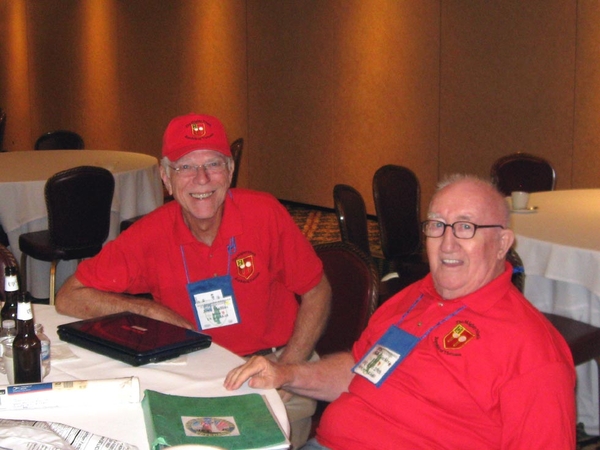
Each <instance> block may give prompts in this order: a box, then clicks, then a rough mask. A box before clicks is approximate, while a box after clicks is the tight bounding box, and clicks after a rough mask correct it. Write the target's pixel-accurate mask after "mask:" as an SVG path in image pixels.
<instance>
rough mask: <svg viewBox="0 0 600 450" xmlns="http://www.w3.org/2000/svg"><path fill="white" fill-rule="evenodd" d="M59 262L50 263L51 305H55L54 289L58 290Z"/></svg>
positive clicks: (49, 300)
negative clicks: (57, 271) (57, 267)
mask: <svg viewBox="0 0 600 450" xmlns="http://www.w3.org/2000/svg"><path fill="white" fill-rule="evenodd" d="M57 264H58V261H56V260H55V261H52V262H51V263H50V298H49V299H48V302H49V304H50V305H54V289H55V288H56V265H57Z"/></svg>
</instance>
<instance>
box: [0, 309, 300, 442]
mask: <svg viewBox="0 0 600 450" xmlns="http://www.w3.org/2000/svg"><path fill="white" fill-rule="evenodd" d="M34 317H35V320H36V322H39V323H42V324H43V325H44V332H45V334H46V335H47V336H48V337H49V338H50V340H51V342H52V344H53V345H68V346H69V348H70V349H71V350H72V351H73V353H75V355H76V356H77V359H75V360H64V361H52V369H51V372H50V374H49V375H48V376H47V377H46V378H45V379H44V381H71V380H93V379H107V378H122V377H132V376H135V377H138V378H139V380H140V385H141V389H142V391H143V390H144V389H151V390H155V391H159V392H163V393H166V394H176V395H183V396H190V397H217V396H227V395H241V394H247V393H253V392H254V393H256V392H258V393H260V394H263V395H265V396H266V397H267V400H268V401H269V404H270V406H271V408H272V410H273V413H274V414H275V416H276V417H277V419H278V420H279V422H280V424H281V426H282V429H283V430H284V432H285V433H286V435H288V436H289V422H288V420H287V415H286V411H285V407H284V405H283V402H282V401H281V398H280V397H279V394H278V393H277V391H276V390H274V389H268V390H255V389H251V388H249V387H248V386H247V385H244V386H242V388H240V389H239V390H237V391H227V390H225V388H224V387H223V380H224V378H225V375H226V374H227V373H228V372H229V370H231V369H232V368H234V367H237V366H238V365H240V364H242V363H243V362H244V361H243V359H242V358H240V357H238V356H236V355H234V354H233V353H231V352H229V351H228V350H225V349H224V348H223V347H220V346H218V345H217V344H214V343H213V344H212V345H211V347H210V348H208V349H204V350H200V351H197V352H194V353H191V354H188V355H186V356H185V357H184V361H183V363H181V362H179V363H172V362H171V363H169V362H168V361H166V362H164V363H159V364H150V365H146V366H141V367H132V366H129V365H127V364H125V363H122V362H120V361H117V360H114V359H111V358H108V357H105V356H102V355H99V354H97V353H93V352H90V351H88V350H84V349H82V348H80V347H77V346H75V345H70V344H65V343H64V342H62V341H59V339H58V336H57V334H56V327H57V326H58V325H59V324H61V323H67V322H71V321H74V320H77V319H73V318H71V317H68V316H61V315H59V314H57V313H56V311H55V310H54V307H51V306H47V305H34ZM5 383H6V375H2V374H0V384H5ZM0 418H6V419H29V420H43V421H51V422H59V423H64V424H67V425H70V426H73V427H76V428H80V429H83V430H87V431H90V432H92V433H95V434H100V435H103V436H107V437H110V438H113V439H118V440H120V441H123V442H127V443H129V444H133V445H136V446H137V447H138V448H139V449H140V450H148V448H149V445H148V439H147V436H146V429H145V425H144V417H143V412H142V406H141V404H140V403H135V404H125V405H123V404H120V405H117V406H114V407H109V406H103V407H99V406H98V405H88V406H86V407H62V408H48V409H30V410H21V411H0Z"/></svg>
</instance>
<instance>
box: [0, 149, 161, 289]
mask: <svg viewBox="0 0 600 450" xmlns="http://www.w3.org/2000/svg"><path fill="white" fill-rule="evenodd" d="M81 165H91V166H100V167H104V168H106V169H108V170H110V171H111V172H112V174H113V175H114V177H115V193H114V196H113V203H112V207H111V211H112V213H111V224H110V232H109V236H108V239H109V240H110V239H114V238H115V237H116V236H117V234H118V233H119V224H120V222H121V221H122V220H124V219H130V218H132V217H135V216H138V215H141V214H146V213H148V212H150V211H152V210H154V209H155V208H156V207H158V206H160V205H162V202H163V190H162V184H161V181H160V176H159V170H158V161H157V159H156V158H155V157H153V156H149V155H144V154H141V153H131V152H121V151H109V150H45V151H40V150H38V151H23V152H5V153H0V224H2V227H3V228H4V231H6V233H7V234H8V239H9V242H10V249H11V251H12V252H13V254H14V255H15V257H16V258H17V260H18V261H20V257H21V252H20V250H19V236H20V235H21V234H22V233H28V232H30V231H39V230H43V229H46V228H47V227H48V218H47V213H46V203H45V199H44V185H45V184H46V180H47V179H48V178H49V177H51V176H52V175H53V174H55V173H56V172H60V171H61V170H65V169H69V168H72V167H76V166H81ZM76 265H77V262H76V261H62V262H60V263H59V264H58V268H57V272H56V275H57V279H56V286H57V289H58V288H59V287H60V286H61V284H62V283H63V282H64V280H65V279H66V278H67V277H68V276H69V275H71V274H72V273H73V272H74V271H75V268H76ZM27 268H28V270H27V274H28V284H29V286H28V290H29V291H30V292H31V294H32V295H33V296H34V297H36V298H48V297H49V278H48V277H49V272H50V263H46V262H43V261H36V260H33V259H31V258H29V259H28V261H27Z"/></svg>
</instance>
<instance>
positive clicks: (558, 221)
mask: <svg viewBox="0 0 600 450" xmlns="http://www.w3.org/2000/svg"><path fill="white" fill-rule="evenodd" d="M529 204H530V205H531V206H537V208H538V209H537V210H536V211H535V212H532V213H527V214H522V213H515V214H512V228H513V230H514V231H515V234H516V250H517V252H518V253H519V255H520V256H521V259H522V260H523V265H524V267H525V275H526V278H525V296H526V297H527V299H529V301H530V302H531V303H532V304H533V305H535V306H536V307H537V308H538V309H539V310H540V311H542V312H546V313H553V314H558V315H562V316H565V317H569V318H572V319H576V320H580V321H582V322H585V323H589V324H592V325H595V326H597V327H600V234H598V224H599V223H600V189H582V190H567V191H552V192H538V193H533V194H531V197H530V201H529ZM576 370H577V415H578V419H577V420H578V421H579V422H583V424H584V425H585V429H586V432H587V433H588V434H595V435H598V434H600V430H599V427H598V376H597V367H596V364H595V363H594V362H590V363H586V364H582V365H580V366H578V367H577V368H576Z"/></svg>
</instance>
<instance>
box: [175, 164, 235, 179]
mask: <svg viewBox="0 0 600 450" xmlns="http://www.w3.org/2000/svg"><path fill="white" fill-rule="evenodd" d="M169 167H170V168H171V169H173V170H174V171H175V173H176V174H177V175H179V176H180V177H184V178H188V177H195V176H196V175H198V171H199V170H200V168H202V169H204V173H205V174H206V175H220V174H222V173H223V172H225V169H226V167H227V161H211V162H207V163H206V164H201V165H199V166H198V165H194V164H182V165H181V166H169Z"/></svg>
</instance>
